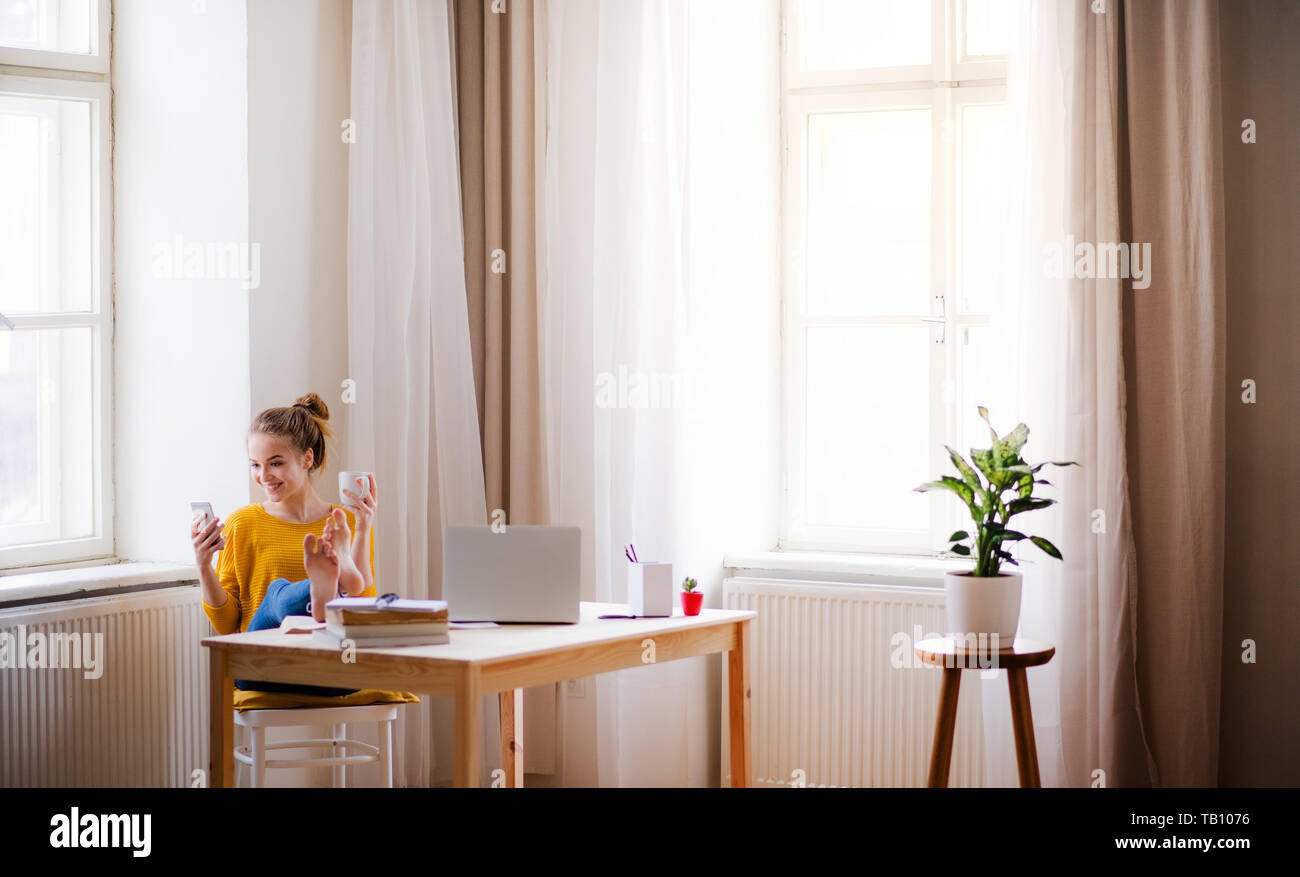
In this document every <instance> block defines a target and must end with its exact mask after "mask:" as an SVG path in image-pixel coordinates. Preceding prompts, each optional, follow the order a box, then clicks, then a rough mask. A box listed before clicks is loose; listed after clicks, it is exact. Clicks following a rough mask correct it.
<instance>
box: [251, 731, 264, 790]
mask: <svg viewBox="0 0 1300 877" xmlns="http://www.w3.org/2000/svg"><path fill="white" fill-rule="evenodd" d="M248 736H249V747H248V751H249V754H250V755H252V756H253V769H252V771H251V772H250V774H249V781H248V784H249V785H250V786H251V787H253V788H254V789H260V788H263V787H264V786H265V785H266V729H265V728H249V729H248Z"/></svg>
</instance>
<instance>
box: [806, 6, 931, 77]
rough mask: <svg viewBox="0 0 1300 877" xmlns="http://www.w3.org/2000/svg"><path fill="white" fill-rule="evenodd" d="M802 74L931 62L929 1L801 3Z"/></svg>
mask: <svg viewBox="0 0 1300 877" xmlns="http://www.w3.org/2000/svg"><path fill="white" fill-rule="evenodd" d="M798 6H799V8H798V12H797V14H798V16H799V41H800V45H799V49H800V59H799V66H800V69H802V70H805V71H808V72H810V73H811V72H819V71H826V70H858V69H862V68H866V67H903V66H910V65H914V64H929V63H930V4H929V2H928V0H921V2H918V0H798Z"/></svg>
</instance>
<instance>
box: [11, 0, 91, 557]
mask: <svg viewBox="0 0 1300 877" xmlns="http://www.w3.org/2000/svg"><path fill="white" fill-rule="evenodd" d="M108 29H109V4H108V2H107V0H6V2H4V3H2V4H0V65H4V68H5V71H6V72H4V73H3V74H0V205H3V208H2V209H0V314H3V317H2V318H0V569H6V568H13V567H18V566H29V565H33V564H42V563H55V562H63V561H71V560H81V559H87V558H95V557H105V556H109V555H111V554H112V551H113V534H112V506H111V489H110V488H111V484H112V481H111V473H110V471H109V465H110V462H111V460H110V453H109V449H110V444H109V436H110V423H109V416H110V411H111V406H110V397H109V387H110V378H111V375H110V364H111V361H112V360H111V341H112V323H111V307H110V305H111V293H110V289H111V287H110V280H111V277H112V274H111V253H110V245H111V240H112V238H111V235H110V228H109V223H110V217H111V215H112V211H111V203H110V195H109V193H110V188H109V184H110V180H111V177H110V164H109V162H110V146H109V130H110V126H109V80H108V72H109V71H108ZM23 68H27V69H23Z"/></svg>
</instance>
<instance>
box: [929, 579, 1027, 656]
mask: <svg viewBox="0 0 1300 877" xmlns="http://www.w3.org/2000/svg"><path fill="white" fill-rule="evenodd" d="M1020 581H1021V577H1020V573H1018V572H1011V573H1007V572H1004V573H998V574H997V575H996V576H988V577H985V576H973V575H970V574H969V573H952V572H950V573H945V574H944V577H943V593H944V599H945V601H946V606H947V613H948V631H947V632H948V633H951V634H972V633H973V634H976V635H977V636H978V635H979V634H984V635H986V636H992V635H993V634H995V633H996V634H997V635H998V641H999V643H1000V647H1001V648H1006V647H1007V646H1010V645H1011V642H1012V641H1013V640H1014V639H1015V637H1016V628H1017V627H1018V626H1019V625H1020Z"/></svg>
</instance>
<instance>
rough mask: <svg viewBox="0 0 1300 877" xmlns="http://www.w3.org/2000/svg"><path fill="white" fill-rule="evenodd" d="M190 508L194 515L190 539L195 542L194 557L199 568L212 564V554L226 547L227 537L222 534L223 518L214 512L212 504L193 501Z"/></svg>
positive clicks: (191, 521)
mask: <svg viewBox="0 0 1300 877" xmlns="http://www.w3.org/2000/svg"><path fill="white" fill-rule="evenodd" d="M190 510H191V511H192V512H194V517H193V518H192V519H191V520H190V541H191V542H192V543H193V544H194V559H195V560H196V561H197V562H198V565H199V568H200V569H203V568H205V567H211V566H212V555H213V554H215V553H216V552H218V551H220V550H221V549H222V548H225V547H226V539H225V537H224V536H222V535H221V527H222V523H221V519H220V518H218V517H217V516H216V515H214V514H213V513H212V504H211V503H207V502H192V503H190Z"/></svg>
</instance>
